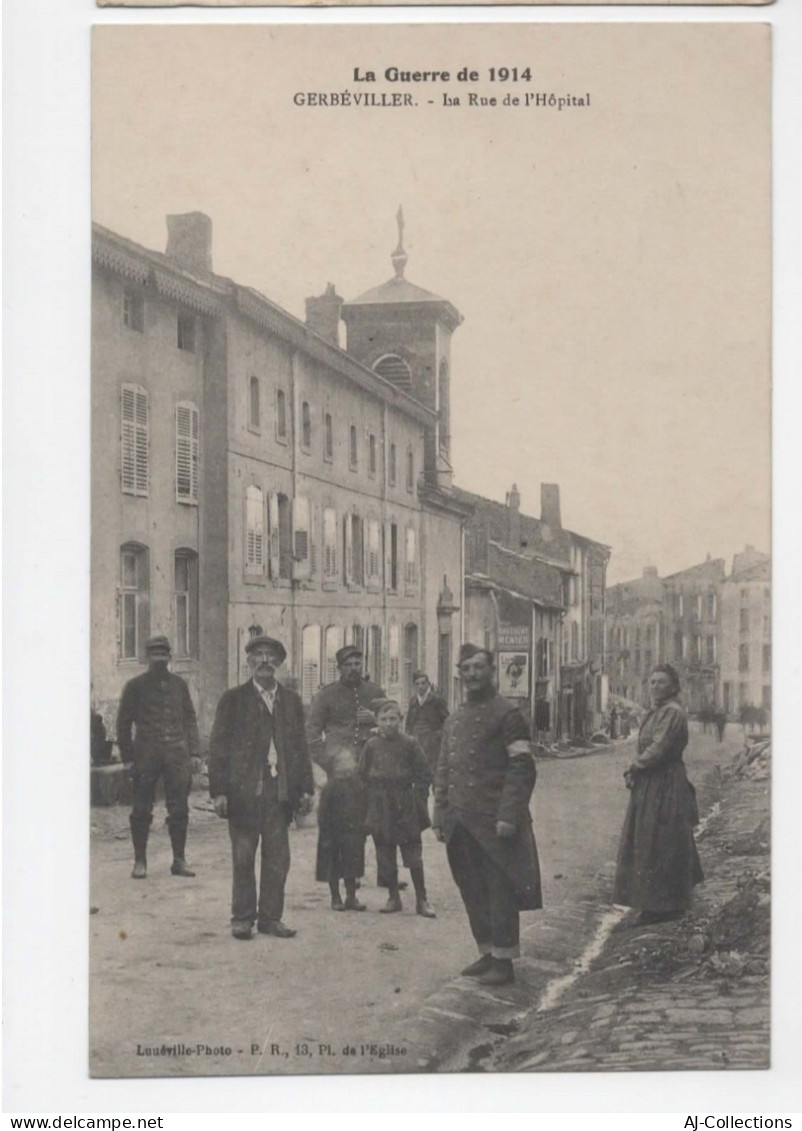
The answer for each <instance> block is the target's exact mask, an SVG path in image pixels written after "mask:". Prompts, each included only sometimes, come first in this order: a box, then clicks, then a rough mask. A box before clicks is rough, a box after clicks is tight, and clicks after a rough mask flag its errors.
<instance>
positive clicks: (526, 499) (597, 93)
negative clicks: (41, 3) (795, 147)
mask: <svg viewBox="0 0 802 1131" xmlns="http://www.w3.org/2000/svg"><path fill="white" fill-rule="evenodd" d="M94 35H95V40H94V62H93V107H94V109H93V215H94V218H95V219H96V220H98V221H99V222H100V223H102V224H104V225H106V226H108V227H110V228H112V229H114V230H115V231H117V232H120V233H121V234H122V235H124V236H127V237H129V238H131V239H134V240H136V241H138V242H140V243H142V244H144V245H145V246H147V247H151V248H155V249H158V250H163V248H164V245H165V239H166V227H165V219H164V218H165V215H166V214H168V213H177V212H185V211H194V210H200V211H202V212H205V213H207V214H208V215H209V216H210V217H211V218H212V220H213V224H214V250H213V257H214V269H215V271H217V272H218V273H220V274H222V275H227V276H230V277H232V278H234V279H236V280H237V281H238V282H240V283H243V284H247V285H250V286H254V287H256V288H257V289H258V290H260V291H262V292H263V293H264V294H266V295H268V296H269V297H270V298H271V299H273V300H274V301H276V302H278V303H280V304H281V305H282V306H284V307H285V308H286V309H288V310H289V311H291V312H292V313H293V314H295V315H297V316H299V317H303V312H304V299H305V298H306V297H307V296H308V295H313V294H320V293H321V292H322V291H323V290H324V288H325V285H326V284H327V283H328V282H333V283H335V284H336V286H337V290H338V292H339V293H340V294H341V295H343V296H344V297H345V298H346V299H349V298H353V297H355V296H356V295H358V294H360V293H361V292H363V291H365V290H367V289H368V288H370V287H373V286H375V285H377V284H378V283H381V282H383V281H384V280H385V279H387V278H389V277H390V276H391V274H392V267H391V263H390V253H391V251H392V249H393V248H394V247H395V243H396V240H397V232H396V225H395V214H396V211H397V208H398V205H399V204H402V205H403V208H404V213H405V219H406V230H405V240H406V247H407V251H408V254H409V262H408V265H407V270H406V275H407V277H408V278H409V279H410V280H411V281H412V282H414V283H416V284H418V285H419V286H422V287H424V288H426V289H427V290H430V291H434V292H435V293H437V294H439V295H442V296H444V297H446V298H448V299H449V300H450V301H451V302H453V303H454V305H455V306H457V308H458V309H459V310H460V312H461V313H462V315H463V317H464V323H463V324H462V325H461V326H460V327H459V329H458V330H457V331H456V332H455V335H454V339H453V346H452V366H451V372H452V434H453V441H452V449H453V450H452V455H453V462H454V466H455V472H456V482H457V483H458V484H459V485H460V486H462V487H464V488H466V489H468V490H471V491H476V492H479V493H481V494H484V495H487V496H489V497H491V498H496V499H499V500H503V499H504V496H505V493H506V492H507V491H508V490H509V488H510V486H511V485H512V483H513V482H515V483H517V485H518V487H519V490H520V492H521V497H522V509H523V510H524V511H526V512H527V513H530V514H535V515H537V514H538V513H539V498H540V483H541V482H556V483H559V484H560V488H561V496H562V514H563V522H564V524H565V525H566V526H568V527H569V528H571V529H573V530H576V531H577V532H579V533H582V534H584V535H587V536H588V537H592V538H596V539H598V540H600V541H602V542H605V543H607V544H609V545H610V546H611V547H612V558H611V562H610V568H609V572H608V579H609V580H610V581H611V582H615V581H619V580H626V579H629V578H631V577H635V576H638V575H640V573H641V571H642V568H643V567H644V566H645V565H653V566H656V567H657V568H658V569H659V571H660V572H661V573H663V574H667V573H672V572H675V571H676V570H679V569H682V568H685V567H686V566H690V565H693V564H695V563H697V562H699V561H702V560H704V558H705V556H706V555H707V554H708V553H710V554H712V555H713V556H714V557H724V558H725V559H727V564H728V566H729V564H730V563H731V558H732V555H733V553H735V552H736V551H738V550H740V549H742V548H743V547H744V545H745V544H747V543H751V544H754V545H756V546H757V547H758V548H760V549H764V550H767V549H769V521H770V512H769V505H770V504H769V491H770V454H769V442H770V432H769V429H770V424H769V394H770V369H769V367H770V361H769V347H770V261H769V251H770V234H769V199H770V183H769V129H768V113H769V109H768V107H769V103H768V40H767V36H766V33H765V29H764V28H762V27H761V26H760V25H737V24H731V25H725V26H723V27H722V26H721V25H719V26H713V25H704V24H693V25H679V24H671V25H668V24H666V25H659V24H657V25H640V26H638V25H627V24H619V25H581V24H574V25H544V24H534V25H519V26H515V25H468V26H460V27H455V26H453V25H452V26H448V27H438V26H437V25H421V26H412V27H409V26H408V27H404V26H395V27H394V26H390V25H382V26H378V27H370V26H365V25H351V26H338V27H332V26H329V27H298V26H295V27H283V28H276V27H272V28H271V27H255V26H254V27H235V28H227V27H223V26H214V27H205V28H181V27H173V28H170V27H154V28H135V27H105V28H99V29H96V30H95V33H94ZM391 65H396V66H399V67H401V68H408V69H419V70H425V69H436V70H442V69H444V68H445V69H448V70H449V71H450V73H451V75H452V78H451V80H450V81H449V82H448V83H444V82H442V81H437V82H434V83H428V84H408V85H403V84H392V83H388V82H386V81H384V80H383V77H382V76H383V72H384V69H385V67H387V66H391ZM463 66H467V67H469V68H470V69H476V70H478V71H479V73H480V75H481V79H480V82H479V83H477V84H475V85H470V86H469V85H467V84H459V83H458V82H457V81H456V79H455V77H454V76H455V75H456V73H457V72H458V71H459V69H460V68H461V67H463ZM491 66H496V67H499V66H508V67H512V66H518V67H519V70H521V71H522V70H523V69H524V67H527V66H528V67H529V68H530V69H531V74H532V80H531V82H529V83H526V82H520V83H518V84H511V83H510V84H498V83H495V84H491V83H490V82H489V81H488V72H489V68H490V67H491ZM355 67H359V68H360V70H361V72H362V73H363V74H364V73H365V72H366V71H367V70H369V69H370V70H373V71H374V73H375V74H376V75H377V76H378V79H379V81H377V82H376V83H375V84H360V83H355V82H354V81H353V71H354V68H355ZM344 90H350V91H352V92H359V93H361V92H363V91H365V90H371V91H374V92H376V93H378V94H380V93H382V92H388V93H397V92H398V93H411V94H412V96H413V98H414V99H415V101H416V102H417V105H416V106H414V107H413V108H409V109H402V110H387V109H367V108H364V107H359V108H356V107H353V106H352V107H350V108H347V109H345V108H332V107H327V108H309V107H298V106H296V105H294V103H293V96H294V94H295V93H296V92H298V91H301V92H305V91H317V92H320V91H323V92H331V91H337V92H342V91H344ZM469 91H474V92H476V93H478V94H479V95H480V96H482V97H493V96H495V97H496V98H497V100H498V102H499V103H501V102H502V99H503V97H504V95H505V94H510V95H512V96H518V97H521V98H522V97H523V95H524V94H525V93H527V92H529V93H537V92H541V91H542V92H546V93H551V92H553V93H554V94H555V96H557V97H563V96H565V95H567V94H572V95H574V96H576V97H585V96H586V95H588V94H589V95H590V100H589V102H590V104H589V105H587V106H585V107H576V108H567V109H563V110H562V111H558V110H556V109H548V108H526V109H525V108H523V107H521V106H518V107H513V106H509V107H505V106H503V105H496V106H495V107H491V106H487V107H469V106H468V105H467V94H468V92H469ZM444 94H448V95H449V97H454V96H456V97H459V98H460V105H459V106H455V105H453V106H450V107H446V106H444V105H443V95H444ZM430 99H431V101H432V104H431V105H430V104H429V100H430Z"/></svg>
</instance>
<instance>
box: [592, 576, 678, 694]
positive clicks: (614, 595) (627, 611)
mask: <svg viewBox="0 0 802 1131" xmlns="http://www.w3.org/2000/svg"><path fill="white" fill-rule="evenodd" d="M663 598H664V586H663V582H662V581H661V580H660V578H659V577H658V576H657V570H656V568H655V567H654V566H647V567H646V568H645V569H644V571H643V577H639V578H637V579H636V580H635V581H624V582H621V583H619V584H618V585H611V586H610V588H609V589H608V590H607V608H606V619H607V663H608V672H609V676H610V692H611V694H613V695H616V696H618V697H619V698H621V699H627V700H629V701H630V702H631V703H636V704H638V705H641V704H644V703H648V701H649V687H648V683H649V673H650V672H651V669H652V667H653V666H654V665H655V664H659V663H662V662H663V661H664V660H665V658H666V657H665V646H666V643H665V636H666V634H665V622H664V615H663Z"/></svg>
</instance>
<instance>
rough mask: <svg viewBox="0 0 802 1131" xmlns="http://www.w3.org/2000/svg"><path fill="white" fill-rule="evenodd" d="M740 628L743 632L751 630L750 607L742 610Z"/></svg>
mask: <svg viewBox="0 0 802 1131" xmlns="http://www.w3.org/2000/svg"><path fill="white" fill-rule="evenodd" d="M740 614H741V615H740V629H741V632H742V633H746V632H749V609H741V610H740Z"/></svg>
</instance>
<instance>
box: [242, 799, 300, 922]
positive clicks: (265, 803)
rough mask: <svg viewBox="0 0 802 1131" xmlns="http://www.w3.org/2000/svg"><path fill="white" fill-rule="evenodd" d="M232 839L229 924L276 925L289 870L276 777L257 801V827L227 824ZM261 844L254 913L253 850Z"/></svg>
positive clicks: (287, 841) (284, 821) (284, 819)
mask: <svg viewBox="0 0 802 1131" xmlns="http://www.w3.org/2000/svg"><path fill="white" fill-rule="evenodd" d="M228 833H229V836H230V837H231V859H232V863H233V865H234V883H233V887H232V892H231V921H232V923H249V924H251V923H253V922H254V921H255V920H257V921H258V923H259V926H260V927H263V926H266V925H267V924H268V923H271V922H276V921H277V920H279V919H280V918H281V916H282V914H283V913H284V885H285V883H286V882H287V873H288V872H289V870H290V838H289V822H288V820H287V816H286V814H285V811H284V809H283V808H282V806H281V805H280V803H279V800H278V788H277V785H276V781H275V778H268V779H267V781H266V782H265V792H264V793H263V794H262V796H261V798H260V822H259V825H258V827H256V826H250V825H247V826H246V825H236V824H234V823H233V822H232V821H229V822H228ZM260 839H261V842H262V861H261V870H260V874H259V905H258V914H257V903H256V877H255V868H254V865H255V861H256V849H257V847H258V845H259V841H260Z"/></svg>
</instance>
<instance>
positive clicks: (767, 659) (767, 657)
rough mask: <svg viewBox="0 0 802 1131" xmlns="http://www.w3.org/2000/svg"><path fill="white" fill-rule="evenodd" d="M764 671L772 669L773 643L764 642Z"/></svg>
mask: <svg viewBox="0 0 802 1131" xmlns="http://www.w3.org/2000/svg"><path fill="white" fill-rule="evenodd" d="M763 671H764V672H770V671H771V645H770V644H764V645H763Z"/></svg>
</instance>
